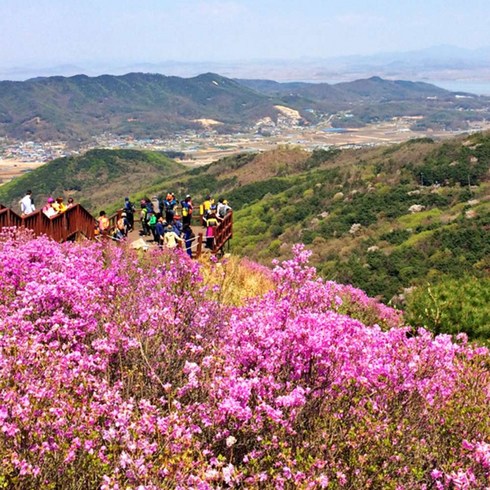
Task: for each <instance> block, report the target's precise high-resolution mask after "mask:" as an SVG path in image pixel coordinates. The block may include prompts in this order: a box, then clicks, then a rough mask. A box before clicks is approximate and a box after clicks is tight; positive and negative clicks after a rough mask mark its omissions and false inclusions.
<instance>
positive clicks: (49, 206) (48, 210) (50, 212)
mask: <svg viewBox="0 0 490 490" xmlns="http://www.w3.org/2000/svg"><path fill="white" fill-rule="evenodd" d="M53 203H54V199H53V198H52V197H48V202H47V203H46V204H45V205H44V207H43V213H44V214H45V215H46V216H47V217H48V218H52V217H53V216H54V215H55V214H56V213H57V211H56V209H54V207H53Z"/></svg>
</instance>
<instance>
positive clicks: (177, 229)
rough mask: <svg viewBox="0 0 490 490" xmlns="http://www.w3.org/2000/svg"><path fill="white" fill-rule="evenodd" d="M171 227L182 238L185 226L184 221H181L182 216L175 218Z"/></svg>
mask: <svg viewBox="0 0 490 490" xmlns="http://www.w3.org/2000/svg"><path fill="white" fill-rule="evenodd" d="M171 225H172V228H173V230H174V231H175V233H176V234H177V235H179V236H181V235H182V227H183V225H182V221H181V220H180V216H179V215H178V214H176V215H175V216H174V220H173V221H172V223H171Z"/></svg>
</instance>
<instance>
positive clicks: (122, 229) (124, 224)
mask: <svg viewBox="0 0 490 490" xmlns="http://www.w3.org/2000/svg"><path fill="white" fill-rule="evenodd" d="M128 226H129V224H128V219H127V214H126V213H125V212H122V213H121V217H120V218H119V219H118V220H117V224H116V234H117V235H118V237H117V238H124V237H126V236H128Z"/></svg>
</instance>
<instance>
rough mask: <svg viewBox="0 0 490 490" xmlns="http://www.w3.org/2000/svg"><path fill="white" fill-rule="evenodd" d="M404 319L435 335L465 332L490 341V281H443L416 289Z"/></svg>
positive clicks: (472, 278)
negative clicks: (425, 328)
mask: <svg viewBox="0 0 490 490" xmlns="http://www.w3.org/2000/svg"><path fill="white" fill-rule="evenodd" d="M405 319H406V321H407V322H408V323H410V324H412V325H422V326H425V327H427V328H429V329H430V330H432V331H433V332H435V333H450V334H457V333H460V332H465V333H466V334H468V336H469V337H470V338H471V339H484V340H487V341H488V340H489V339H490V278H489V277H484V278H476V277H471V276H464V277H462V278H447V277H446V278H444V279H443V280H442V281H441V282H439V283H437V284H435V285H426V286H425V287H422V286H421V287H419V288H417V289H416V290H415V291H414V292H413V293H412V294H410V295H409V296H408V298H407V302H406V308H405Z"/></svg>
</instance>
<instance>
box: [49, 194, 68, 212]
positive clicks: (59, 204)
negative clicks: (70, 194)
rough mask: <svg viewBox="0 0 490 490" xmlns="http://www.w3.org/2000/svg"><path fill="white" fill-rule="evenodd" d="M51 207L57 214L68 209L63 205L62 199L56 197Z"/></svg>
mask: <svg viewBox="0 0 490 490" xmlns="http://www.w3.org/2000/svg"><path fill="white" fill-rule="evenodd" d="M51 206H52V208H53V209H54V210H55V211H56V212H57V213H64V212H65V211H66V210H67V209H68V208H67V207H66V204H64V203H63V198H62V197H58V198H57V199H56V201H55V202H54V203H53V204H52V205H51Z"/></svg>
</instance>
